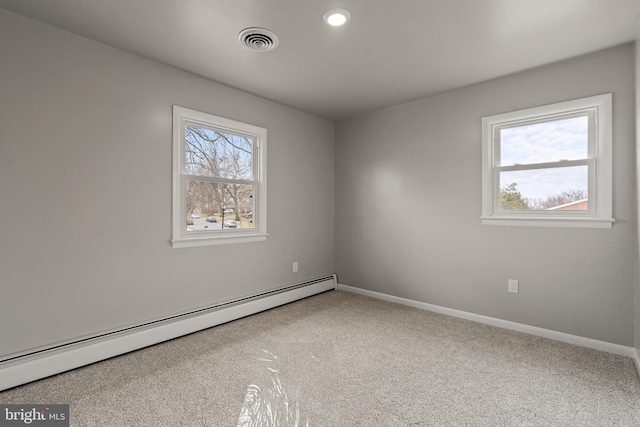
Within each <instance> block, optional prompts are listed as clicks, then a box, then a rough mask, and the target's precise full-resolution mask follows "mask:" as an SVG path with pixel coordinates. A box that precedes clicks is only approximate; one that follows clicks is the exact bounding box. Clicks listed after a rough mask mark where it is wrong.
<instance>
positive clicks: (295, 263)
mask: <svg viewBox="0 0 640 427" xmlns="http://www.w3.org/2000/svg"><path fill="white" fill-rule="evenodd" d="M293 272H294V273H297V272H298V261H293Z"/></svg>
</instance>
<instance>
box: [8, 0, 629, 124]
mask: <svg viewBox="0 0 640 427" xmlns="http://www.w3.org/2000/svg"><path fill="white" fill-rule="evenodd" d="M332 7H343V8H346V9H348V10H349V11H350V12H351V21H350V22H349V23H348V24H347V25H346V26H344V27H340V28H333V27H328V26H327V25H326V24H325V23H324V22H323V20H322V15H323V14H324V12H325V11H326V10H328V9H330V8H332ZM0 8H3V9H6V10H9V11H12V12H15V13H18V14H21V15H24V16H27V17H30V18H33V19H35V20H38V21H42V22H44V23H47V24H50V25H53V26H56V27H59V28H62V29H64V30H67V31H70V32H72V33H76V34H79V35H82V36H85V37H88V38H91V39H94V40H97V41H100V42H103V43H106V44H109V45H111V46H115V47H118V48H120V49H123V50H126V51H129V52H133V53H136V54H138V55H141V56H144V57H146V58H150V59H154V60H156V61H159V62H162V63H165V64H169V65H173V66H175V67H178V68H181V69H183V70H187V71H189V72H192V73H195V74H198V75H200V76H203V77H206V78H209V79H211V80H214V81H217V82H220V83H223V84H226V85H229V86H232V87H235V88H239V89H242V90H245V91H247V92H250V93H253V94H256V95H260V96H263V97H265V98H269V99H272V100H274V101H277V102H280V103H282V104H286V105H289V106H291V107H294V108H297V109H299V110H302V111H307V112H310V113H313V114H317V115H320V116H324V117H327V118H329V119H334V120H337V119H342V118H346V117H350V116H353V115H357V114H360V113H363V112H367V111H372V110H376V109H380V108H384V107H388V106H392V105H397V104H401V103H404V102H407V101H412V100H416V99H420V98H424V97H425V96H429V95H433V94H436V93H440V92H444V91H447V90H450V89H454V88H458V87H461V86H465V85H469V84H473V83H476V82H480V81H484V80H488V79H492V78H495V77H499V76H503V75H506V74H510V73H514V72H517V71H521V70H525V69H528V68H532V67H536V66H539V65H543V64H548V63H551V62H555V61H558V60H562V59H565V58H569V57H573V56H577V55H581V54H585V53H589V52H593V51H596V50H600V49H603V48H607V47H611V46H616V45H620V44H623V43H626V42H629V41H632V40H635V39H636V38H640V0H395V1H391V0H0ZM254 26H257V27H264V28H267V29H270V30H272V31H274V32H275V33H276V34H277V35H278V36H279V38H280V46H279V47H278V48H277V49H276V50H274V51H272V52H254V51H251V50H249V49H247V48H246V47H244V46H242V45H241V44H240V42H239V41H238V33H239V32H240V31H241V30H242V29H244V28H246V27H254Z"/></svg>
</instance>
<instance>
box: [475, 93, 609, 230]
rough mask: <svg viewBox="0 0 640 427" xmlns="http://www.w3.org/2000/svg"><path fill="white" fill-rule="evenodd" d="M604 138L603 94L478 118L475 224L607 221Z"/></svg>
mask: <svg viewBox="0 0 640 427" xmlns="http://www.w3.org/2000/svg"><path fill="white" fill-rule="evenodd" d="M611 144H612V142H611V94H606V95H599V96H594V97H589V98H583V99H579V100H575V101H568V102H564V103H559V104H553V105H548V106H543V107H536V108H532V109H528V110H522V111H515V112H511V113H505V114H499V115H496V116H490V117H485V118H483V187H482V188H483V216H482V222H483V224H499V225H536V226H539V225H550V226H570V227H574V226H584V227H591V226H593V227H610V226H611V223H612V222H613V219H612V217H611V179H612V178H611V174H612V171H611V162H612V158H611ZM528 219H531V220H532V221H527V220H528ZM572 221H573V223H571V222H572Z"/></svg>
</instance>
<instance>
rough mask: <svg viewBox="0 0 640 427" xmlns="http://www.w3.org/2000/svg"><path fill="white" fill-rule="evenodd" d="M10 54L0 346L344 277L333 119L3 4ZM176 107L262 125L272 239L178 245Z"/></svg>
mask: <svg viewBox="0 0 640 427" xmlns="http://www.w3.org/2000/svg"><path fill="white" fill-rule="evenodd" d="M0 61H1V65H0V100H1V102H0V200H1V201H2V202H1V203H0V241H1V242H2V245H1V249H0V283H1V287H0V289H1V292H2V296H1V297H0V337H2V339H0V356H2V355H7V354H11V353H15V352H19V351H24V350H27V349H31V348H34V347H38V346H42V345H48V344H51V343H55V342H59V341H62V340H68V339H73V338H77V337H81V336H84V335H87V334H93V333H97V332H101V331H105V330H109V329H112V328H118V327H122V326H126V325H131V324H135V323H138V322H143V321H147V320H151V319H156V318H159V317H162V316H166V315H171V314H175V313H179V312H182V311H185V310H189V309H193V308H197V307H202V306H206V305H209V304H213V303H217V302H222V301H226V300H230V299H234V298H237V297H240V296H245V295H250V294H253V293H255V292H260V291H264V290H269V289H273V288H277V287H281V286H284V285H288V284H293V283H298V282H301V281H304V280H307V279H310V278H316V277H319V276H324V275H327V274H332V273H333V272H334V266H333V257H332V251H333V200H334V199H333V188H334V184H333V158H334V153H333V124H332V123H331V122H329V121H326V120H323V119H319V118H317V117H314V116H310V115H307V114H304V113H301V112H298V111H296V110H292V109H290V108H287V107H284V106H281V105H279V104H275V103H273V102H270V101H267V100H264V99H261V98H258V97H255V96H252V95H249V94H247V93H244V92H241V91H238V90H235V89H231V88H228V87H225V86H222V85H218V84H215V83H212V82H210V81H207V80H204V79H201V78H198V77H195V76H193V75H190V74H187V73H184V72H182V71H178V70H176V69H173V68H170V67H167V66H164V65H160V64H158V63H155V62H151V61H147V60H145V59H142V58H139V57H136V56H134V55H130V54H127V53H125V52H122V51H119V50H116V49H112V48H110V47H108V46H105V45H102V44H98V43H95V42H93V41H90V40H87V39H83V38H80V37H77V36H74V35H71V34H69V33H65V32H62V31H59V30H56V29H53V28H51V27H47V26H44V25H42V24H39V23H36V22H34V21H30V20H27V19H24V18H21V17H18V16H16V15H13V14H10V13H7V12H4V11H0ZM172 104H178V105H182V106H185V107H189V108H194V109H197V110H201V111H206V112H209V113H212V114H217V115H221V116H224V117H228V118H231V119H235V120H241V121H245V122H248V123H251V124H255V125H258V126H263V127H266V128H268V132H269V141H268V192H269V199H268V209H269V220H268V227H269V233H270V237H269V238H268V240H267V241H266V242H260V243H250V244H234V245H226V246H215V247H200V248H187V249H172V248H171V247H170V245H169V240H170V238H171V106H172ZM292 261H299V263H300V272H299V273H292V268H291V264H292Z"/></svg>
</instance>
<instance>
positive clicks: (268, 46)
mask: <svg viewBox="0 0 640 427" xmlns="http://www.w3.org/2000/svg"><path fill="white" fill-rule="evenodd" d="M238 38H239V39H240V43H242V44H243V45H245V46H246V47H248V48H249V49H252V50H257V51H258V52H268V51H270V50H273V49H275V48H276V47H278V43H280V39H279V38H278V36H277V35H276V34H275V33H274V32H273V31H269V30H267V29H265V28H257V27H252V28H245V29H244V30H242V31H240V34H238Z"/></svg>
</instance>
